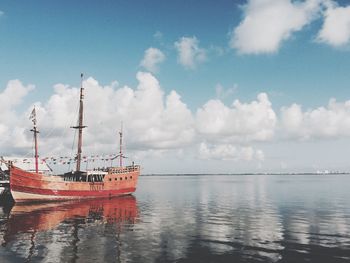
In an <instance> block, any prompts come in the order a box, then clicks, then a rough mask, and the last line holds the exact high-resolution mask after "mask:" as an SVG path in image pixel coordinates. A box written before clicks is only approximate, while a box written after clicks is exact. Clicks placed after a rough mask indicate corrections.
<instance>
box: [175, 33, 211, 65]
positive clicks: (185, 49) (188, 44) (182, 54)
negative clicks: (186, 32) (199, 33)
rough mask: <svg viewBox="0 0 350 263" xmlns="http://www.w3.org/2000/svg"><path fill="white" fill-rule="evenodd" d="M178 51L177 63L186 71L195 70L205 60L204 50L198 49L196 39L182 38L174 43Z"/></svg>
mask: <svg viewBox="0 0 350 263" xmlns="http://www.w3.org/2000/svg"><path fill="white" fill-rule="evenodd" d="M175 48H176V49H177V51H178V62H179V63H180V64H181V65H183V66H184V67H185V68H186V69H195V68H196V67H197V65H198V64H200V63H203V62H204V61H206V59H207V55H206V50H205V49H203V48H200V47H199V41H198V39H197V38H196V37H182V38H180V39H179V40H178V41H177V42H175Z"/></svg>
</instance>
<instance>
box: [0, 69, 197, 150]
mask: <svg viewBox="0 0 350 263" xmlns="http://www.w3.org/2000/svg"><path fill="white" fill-rule="evenodd" d="M137 80H138V82H139V84H138V86H137V88H136V89H132V88H129V87H127V86H125V87H121V88H117V87H116V86H115V85H114V84H113V83H112V84H111V85H107V86H102V85H100V84H99V83H98V82H97V81H96V80H95V79H93V78H91V77H90V78H88V79H86V80H85V81H84V88H85V100H84V113H85V114H84V115H85V117H84V123H85V124H86V125H87V126H88V127H87V128H86V129H84V131H83V134H84V140H83V146H84V147H83V148H84V152H85V153H95V152H98V153H106V152H107V153H112V152H115V151H116V149H117V143H118V139H117V138H118V137H117V136H118V134H117V130H119V127H120V122H121V121H123V122H124V128H125V137H126V147H127V148H128V149H129V150H132V149H134V150H142V149H147V150H148V149H150V150H152V149H155V150H163V149H178V148H181V147H184V146H186V145H188V144H189V143H191V141H192V140H193V137H194V135H195V134H194V127H193V126H194V125H193V122H194V121H193V117H192V113H191V111H190V110H189V109H188V108H187V106H186V105H185V104H184V103H183V102H182V101H181V98H180V96H179V95H178V94H177V93H176V92H175V91H171V92H170V94H168V95H166V96H165V95H164V92H163V90H162V89H161V87H160V85H159V82H158V80H157V79H156V78H155V77H154V76H153V75H152V74H150V73H144V72H139V73H138V74H137ZM14 84H16V85H14ZM31 88H32V87H31V86H28V87H24V86H21V85H20V83H19V82H18V81H11V82H9V85H8V87H7V89H5V91H4V92H3V93H2V94H0V102H3V103H2V104H0V105H1V106H0V107H5V106H4V105H6V103H12V104H18V103H20V100H21V98H22V97H23V96H24V95H25V94H26V93H27V92H28V91H29V90H30V89H31ZM78 96H79V89H78V88H75V87H70V86H67V85H63V84H57V85H55V86H54V94H53V95H52V96H51V97H50V98H49V99H48V100H47V102H45V103H36V108H37V117H38V126H39V129H40V131H41V133H40V138H39V139H40V140H39V142H40V152H41V155H42V156H43V155H55V154H69V153H70V152H71V150H70V149H71V147H72V141H73V137H74V136H73V135H74V131H73V130H72V129H70V128H69V127H70V126H74V125H75V124H76V120H77V109H78ZM11 107H12V106H11V105H9V106H8V107H7V108H10V109H11ZM31 110H32V107H30V108H29V109H27V110H26V112H25V113H22V115H21V116H15V115H12V117H11V118H9V119H7V120H6V121H4V122H2V123H1V125H0V132H1V133H2V135H4V134H6V133H8V132H9V131H11V130H12V131H13V132H12V134H8V136H5V137H2V141H1V143H2V146H3V145H8V146H9V147H11V149H12V150H13V151H14V152H16V150H15V148H16V147H27V151H28V150H30V146H31V142H32V139H31V134H30V132H28V130H29V128H30V127H31V122H30V121H29V119H28V116H29V113H30V111H31ZM1 118H5V115H3V114H1ZM10 119H19V121H18V122H16V123H11V122H10ZM11 136H12V137H11ZM13 136H15V137H16V138H17V139H16V143H17V144H13V143H12V144H11V142H12V141H14V138H13ZM58 142H59V143H58ZM2 148H3V147H2ZM17 152H18V151H17ZM74 152H75V151H74Z"/></svg>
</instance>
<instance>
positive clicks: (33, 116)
mask: <svg viewBox="0 0 350 263" xmlns="http://www.w3.org/2000/svg"><path fill="white" fill-rule="evenodd" d="M29 119H30V120H31V121H32V122H33V123H34V124H36V112H35V106H34V108H33V110H32V113H31V114H30V116H29Z"/></svg>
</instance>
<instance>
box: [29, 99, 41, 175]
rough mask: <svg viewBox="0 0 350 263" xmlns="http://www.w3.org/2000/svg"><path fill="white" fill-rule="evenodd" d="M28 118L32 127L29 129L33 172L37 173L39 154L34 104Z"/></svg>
mask: <svg viewBox="0 0 350 263" xmlns="http://www.w3.org/2000/svg"><path fill="white" fill-rule="evenodd" d="M29 119H31V120H32V122H33V129H31V130H30V131H32V132H33V134H34V148H35V155H34V157H35V172H36V173H38V172H39V163H38V158H39V155H38V136H37V134H38V133H39V131H38V129H37V127H36V112H35V105H34V108H33V111H32V113H31V114H30V117H29Z"/></svg>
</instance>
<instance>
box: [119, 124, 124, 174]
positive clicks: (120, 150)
mask: <svg viewBox="0 0 350 263" xmlns="http://www.w3.org/2000/svg"><path fill="white" fill-rule="evenodd" d="M123 157H124V156H123V122H121V125H120V132H119V165H120V167H122V166H123Z"/></svg>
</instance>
